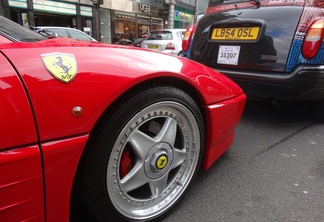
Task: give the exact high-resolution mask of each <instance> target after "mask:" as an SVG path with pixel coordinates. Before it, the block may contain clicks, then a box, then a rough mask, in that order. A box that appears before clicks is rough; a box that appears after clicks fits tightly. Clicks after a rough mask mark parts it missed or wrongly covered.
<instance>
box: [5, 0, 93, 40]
mask: <svg viewBox="0 0 324 222" xmlns="http://www.w3.org/2000/svg"><path fill="white" fill-rule="evenodd" d="M2 2H3V7H5V8H7V11H9V13H4V14H5V16H6V17H9V19H11V20H13V21H15V22H17V23H19V24H21V25H24V26H27V27H28V26H29V25H31V26H61V27H71V28H77V29H80V30H81V31H84V32H86V33H87V34H89V35H91V36H93V6H92V5H81V4H75V3H73V0H70V2H61V1H50V0H2ZM75 2H80V1H79V0H75ZM83 2H84V3H88V4H91V1H90V0H88V1H86V2H85V1H84V0H83ZM5 11H6V9H5Z"/></svg>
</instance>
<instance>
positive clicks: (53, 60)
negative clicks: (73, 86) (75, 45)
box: [41, 53, 77, 83]
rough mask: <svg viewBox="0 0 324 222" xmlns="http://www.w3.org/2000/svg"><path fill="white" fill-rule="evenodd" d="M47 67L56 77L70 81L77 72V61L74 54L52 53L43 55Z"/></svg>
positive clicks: (65, 81)
mask: <svg viewBox="0 0 324 222" xmlns="http://www.w3.org/2000/svg"><path fill="white" fill-rule="evenodd" d="M41 57H42V61H43V63H44V65H45V67H46V69H47V70H48V71H49V72H50V73H51V75H52V76H54V77H55V78H56V79H58V80H60V81H62V82H64V83H68V82H70V81H71V80H72V79H73V78H74V77H75V76H76V73H77V62H76V60H75V58H74V55H72V54H64V53H50V54H43V55H41Z"/></svg>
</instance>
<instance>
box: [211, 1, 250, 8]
mask: <svg viewBox="0 0 324 222" xmlns="http://www.w3.org/2000/svg"><path fill="white" fill-rule="evenodd" d="M248 1H249V0H209V1H208V7H211V6H215V5H221V4H230V3H239V2H248Z"/></svg>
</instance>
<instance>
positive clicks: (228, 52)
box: [217, 45, 241, 65]
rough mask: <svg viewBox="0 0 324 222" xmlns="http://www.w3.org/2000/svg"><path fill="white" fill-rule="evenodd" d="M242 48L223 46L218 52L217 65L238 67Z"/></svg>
mask: <svg viewBox="0 0 324 222" xmlns="http://www.w3.org/2000/svg"><path fill="white" fill-rule="evenodd" d="M240 49H241V47H240V46H228V45H221V46H219V50H218V57H217V63H219V64H227V65H237V62H238V58H239V55H240Z"/></svg>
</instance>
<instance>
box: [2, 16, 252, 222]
mask: <svg viewBox="0 0 324 222" xmlns="http://www.w3.org/2000/svg"><path fill="white" fill-rule="evenodd" d="M0 64H1V72H0V80H1V81H0V89H1V90H0V107H1V109H0V122H1V124H0V135H1V136H0V197H1V198H0V215H1V221H2V222H8V221H35V222H43V221H45V220H46V221H47V222H63V221H71V222H79V221H85V218H83V215H84V214H83V213H84V212H87V213H89V215H87V216H89V217H91V218H89V219H87V220H86V221H133V222H134V221H138V222H139V221H152V220H154V221H159V219H161V217H163V216H165V215H166V214H167V213H169V212H170V210H171V209H172V208H174V206H175V205H176V204H177V203H179V200H181V198H182V197H183V196H184V195H185V194H186V192H187V191H188V189H189V187H190V185H191V184H192V182H193V179H194V178H195V176H196V175H197V173H198V171H199V169H200V168H203V169H204V170H207V169H209V168H210V167H211V165H212V164H213V163H214V162H215V161H216V160H217V159H218V158H219V157H220V156H221V155H222V154H223V153H224V152H225V151H226V150H227V149H228V147H229V146H230V145H231V144H232V142H233V140H234V134H235V128H236V126H237V124H238V123H239V121H240V119H241V116H242V113H243V110H244V106H245V102H246V96H245V94H244V92H243V91H242V89H241V88H240V87H239V86H238V85H237V84H236V83H235V82H233V81H232V80H230V79H229V78H227V77H226V76H224V75H222V74H221V73H219V72H217V71H215V70H213V69H210V68H208V67H206V66H204V65H202V64H199V63H196V62H193V61H190V60H188V59H185V58H181V57H176V56H171V55H169V54H166V53H158V52H155V51H153V50H145V49H142V48H136V47H128V46H123V45H116V44H105V43H100V42H85V41H78V40H74V39H71V38H66V37H61V38H51V39H48V38H45V37H43V36H41V35H39V34H38V33H36V32H34V31H32V30H29V29H27V28H25V27H23V26H21V25H19V24H17V23H14V22H13V21H10V20H8V19H6V18H4V17H2V16H0Z"/></svg>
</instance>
